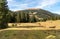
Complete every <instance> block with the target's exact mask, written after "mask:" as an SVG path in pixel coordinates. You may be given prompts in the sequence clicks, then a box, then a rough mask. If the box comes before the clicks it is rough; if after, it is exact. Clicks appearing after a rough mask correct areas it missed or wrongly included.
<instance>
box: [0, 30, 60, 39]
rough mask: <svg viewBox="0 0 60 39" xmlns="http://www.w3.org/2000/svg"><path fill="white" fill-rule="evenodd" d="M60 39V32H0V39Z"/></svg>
mask: <svg viewBox="0 0 60 39" xmlns="http://www.w3.org/2000/svg"><path fill="white" fill-rule="evenodd" d="M50 35H52V36H55V39H60V30H57V31H56V30H5V31H0V39H47V37H48V36H50Z"/></svg>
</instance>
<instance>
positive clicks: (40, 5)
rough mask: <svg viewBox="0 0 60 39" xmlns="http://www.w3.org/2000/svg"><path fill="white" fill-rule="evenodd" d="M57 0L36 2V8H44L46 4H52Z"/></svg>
mask: <svg viewBox="0 0 60 39" xmlns="http://www.w3.org/2000/svg"><path fill="white" fill-rule="evenodd" d="M57 2H58V0H43V1H42V2H41V3H39V4H38V6H36V8H45V7H47V6H51V5H54V4H55V3H57Z"/></svg>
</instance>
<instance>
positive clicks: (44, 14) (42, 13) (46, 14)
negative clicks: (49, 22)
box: [16, 8, 60, 19]
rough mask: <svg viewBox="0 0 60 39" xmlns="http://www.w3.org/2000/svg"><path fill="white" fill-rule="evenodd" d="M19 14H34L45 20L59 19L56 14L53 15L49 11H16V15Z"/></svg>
mask: <svg viewBox="0 0 60 39" xmlns="http://www.w3.org/2000/svg"><path fill="white" fill-rule="evenodd" d="M19 12H22V13H24V12H25V13H34V12H36V15H37V16H38V17H40V18H45V19H51V18H54V17H60V15H58V14H54V13H52V12H50V11H47V10H43V9H34V8H33V9H26V10H20V11H16V13H19Z"/></svg>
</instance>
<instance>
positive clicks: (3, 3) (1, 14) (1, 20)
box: [0, 0, 8, 28]
mask: <svg viewBox="0 0 60 39" xmlns="http://www.w3.org/2000/svg"><path fill="white" fill-rule="evenodd" d="M7 14H8V5H7V0H0V28H6V27H7Z"/></svg>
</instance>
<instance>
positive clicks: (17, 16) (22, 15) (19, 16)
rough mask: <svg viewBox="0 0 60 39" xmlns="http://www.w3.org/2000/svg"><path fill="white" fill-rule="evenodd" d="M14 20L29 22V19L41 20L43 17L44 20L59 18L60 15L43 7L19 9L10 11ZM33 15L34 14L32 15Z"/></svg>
mask: <svg viewBox="0 0 60 39" xmlns="http://www.w3.org/2000/svg"><path fill="white" fill-rule="evenodd" d="M10 14H11V16H12V19H11V20H13V21H16V22H24V21H25V22H29V21H32V22H33V21H39V19H40V20H41V18H42V19H43V21H44V20H45V21H46V20H58V19H60V15H58V14H54V13H52V12H50V11H47V10H43V9H36V8H33V9H26V10H19V11H15V12H12V11H10ZM31 15H33V16H31Z"/></svg>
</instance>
